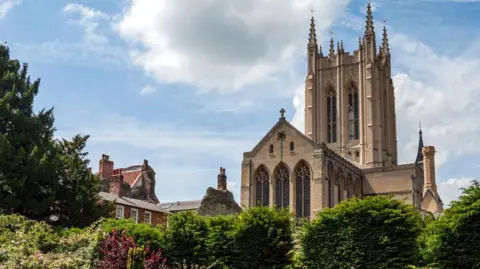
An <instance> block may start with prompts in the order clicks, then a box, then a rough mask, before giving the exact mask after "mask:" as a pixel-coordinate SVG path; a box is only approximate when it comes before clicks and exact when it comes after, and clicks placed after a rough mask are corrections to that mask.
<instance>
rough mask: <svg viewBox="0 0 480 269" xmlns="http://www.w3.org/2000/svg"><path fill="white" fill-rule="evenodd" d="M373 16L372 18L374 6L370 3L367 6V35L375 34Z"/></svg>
mask: <svg viewBox="0 0 480 269" xmlns="http://www.w3.org/2000/svg"><path fill="white" fill-rule="evenodd" d="M373 32H374V31H373V16H372V5H371V3H370V1H368V5H367V22H366V25H365V35H368V34H373Z"/></svg>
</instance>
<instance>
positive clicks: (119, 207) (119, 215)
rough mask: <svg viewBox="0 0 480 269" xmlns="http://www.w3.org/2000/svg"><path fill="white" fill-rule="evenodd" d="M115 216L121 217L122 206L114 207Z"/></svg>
mask: <svg viewBox="0 0 480 269" xmlns="http://www.w3.org/2000/svg"><path fill="white" fill-rule="evenodd" d="M115 218H117V219H123V206H121V205H117V206H116V208H115Z"/></svg>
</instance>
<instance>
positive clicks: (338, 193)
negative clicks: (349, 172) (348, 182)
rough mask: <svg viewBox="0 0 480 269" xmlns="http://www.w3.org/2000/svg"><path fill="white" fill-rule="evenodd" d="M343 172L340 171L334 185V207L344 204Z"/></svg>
mask: <svg viewBox="0 0 480 269" xmlns="http://www.w3.org/2000/svg"><path fill="white" fill-rule="evenodd" d="M342 173H343V172H342V170H340V169H339V170H338V172H337V176H336V177H335V180H334V184H333V206H336V205H338V204H339V203H340V202H342V187H341V182H342V181H343V179H342Z"/></svg>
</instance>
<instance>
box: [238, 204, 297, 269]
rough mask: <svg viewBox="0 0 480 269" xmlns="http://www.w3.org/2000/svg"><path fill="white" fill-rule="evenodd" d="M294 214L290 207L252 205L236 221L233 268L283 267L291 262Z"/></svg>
mask: <svg viewBox="0 0 480 269" xmlns="http://www.w3.org/2000/svg"><path fill="white" fill-rule="evenodd" d="M291 219H292V215H291V214H290V213H289V212H288V211H287V210H272V209H270V208H267V207H256V208H250V209H248V210H246V211H243V212H242V213H240V215H239V216H238V218H237V219H236V221H235V223H234V229H233V232H232V236H233V238H234V242H235V251H237V253H236V254H237V255H236V256H235V258H236V259H235V261H234V264H233V265H234V266H232V267H234V268H284V267H285V266H287V265H289V264H290V263H291V258H292V252H291V250H292V249H293V236H292V221H291Z"/></svg>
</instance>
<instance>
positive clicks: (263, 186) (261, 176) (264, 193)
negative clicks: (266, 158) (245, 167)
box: [255, 165, 270, 206]
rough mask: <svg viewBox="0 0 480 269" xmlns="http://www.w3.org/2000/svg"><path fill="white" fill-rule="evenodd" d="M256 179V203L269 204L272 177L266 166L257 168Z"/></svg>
mask: <svg viewBox="0 0 480 269" xmlns="http://www.w3.org/2000/svg"><path fill="white" fill-rule="evenodd" d="M255 180H256V183H255V187H256V195H255V201H256V204H257V206H268V205H269V199H270V197H269V196H270V186H269V185H270V184H269V183H270V177H269V175H268V170H267V168H266V167H265V166H263V165H262V166H260V167H259V168H258V169H257V172H256V175H255Z"/></svg>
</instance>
